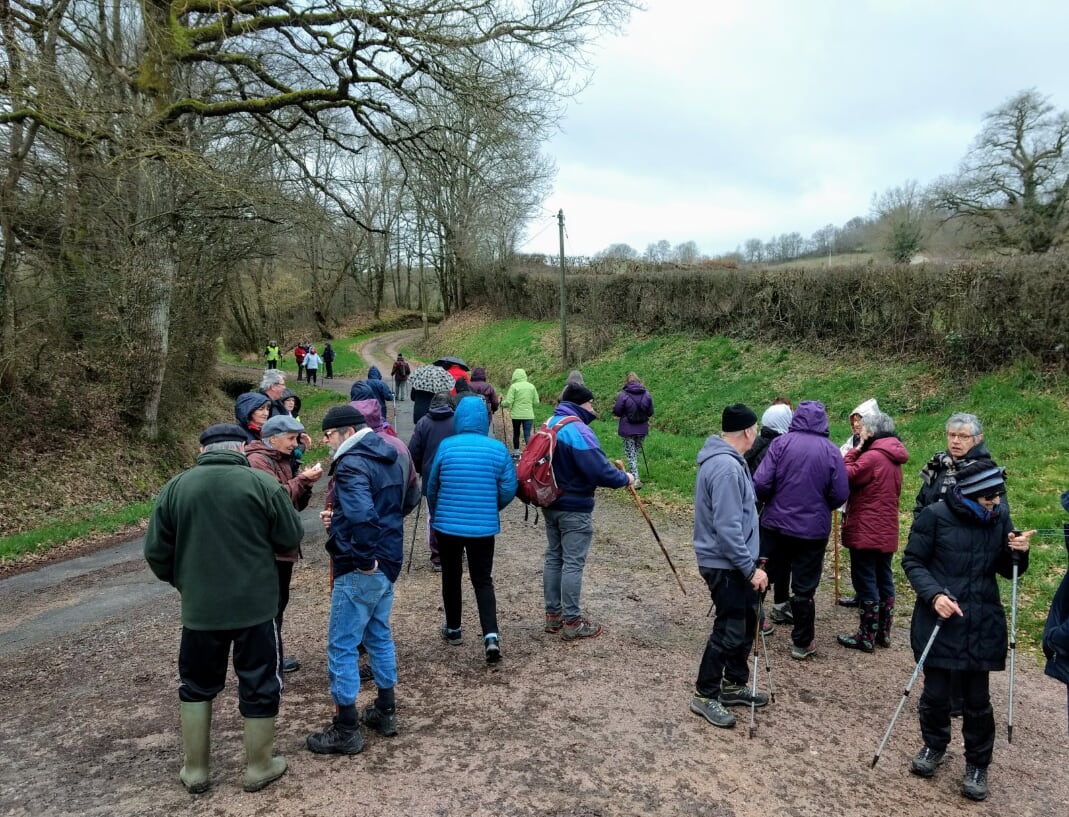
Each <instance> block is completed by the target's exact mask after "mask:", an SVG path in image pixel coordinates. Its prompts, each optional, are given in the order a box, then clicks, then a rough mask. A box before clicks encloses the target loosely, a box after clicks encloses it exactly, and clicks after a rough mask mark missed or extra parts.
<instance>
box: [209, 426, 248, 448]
mask: <svg viewBox="0 0 1069 817" xmlns="http://www.w3.org/2000/svg"><path fill="white" fill-rule="evenodd" d="M248 440H249V435H248V434H246V433H245V429H243V428H242V427H241V426H237V425H234V424H233V423H216V424H215V425H213V426H208V427H207V428H206V429H204V431H202V432H201V433H200V444H201V445H212V444H213V443H244V442H248Z"/></svg>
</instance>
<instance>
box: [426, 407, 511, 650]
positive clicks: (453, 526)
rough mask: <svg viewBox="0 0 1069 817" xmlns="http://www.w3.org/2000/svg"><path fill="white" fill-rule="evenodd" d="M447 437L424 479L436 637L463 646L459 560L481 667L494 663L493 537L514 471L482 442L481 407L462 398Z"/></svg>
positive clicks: (494, 445) (505, 457)
mask: <svg viewBox="0 0 1069 817" xmlns="http://www.w3.org/2000/svg"><path fill="white" fill-rule="evenodd" d="M453 427H454V432H455V433H454V434H453V436H451V437H446V438H445V439H444V440H442V443H441V445H440V446H439V447H438V451H437V453H436V454H435V455H434V460H433V461H432V463H431V468H430V472H429V473H428V474H427V475H426V482H427V507H428V509H429V511H430V518H431V519H433V520H434V522H433V525H434V532H435V536H436V538H437V540H438V551H439V554H440V555H441V559H442V606H443V607H444V609H445V624H444V625H442V638H444V639H445V640H446V642H447V643H449V644H452V645H457V644H461V643H462V642H463V634H462V630H461V587H460V581H461V576H462V575H463V558H464V553H465V551H466V552H467V554H468V572H469V573H470V575H471V585H472V588H473V589H474V590H475V602H476V604H477V605H478V607H479V623H480V625H482V631H483V648H484V650H485V653H486V661H487V663H491V664H492V663H496V662H497V661H500V660H501V637H500V634H499V632H498V628H497V597H496V595H495V594H494V578H493V570H494V537H495V536H496V535H497V533H498V532H499V531H500V530H501V522H500V518H499V516H498V513H499V511H500V510H501V509H502V508H504V507H505V506H506V505H508V504H509V502H511V501H512V498H513V497H514V496H516V468H515V466H514V465H513V464H512V457H510V456H509V452H508V449H506V448H505V445H504V444H503V443H502V442H501V441H499V440H495V439H494V438H493V437H488V436H487V434H486V432H487V430H488V428H489V422H488V420H487V414H486V403H485V402H484V401H483V399H482V398H481V397H479V396H477V395H472V396H470V397H465V398H463V399H462V400H461V401H460V402H459V403H458V404H457V408H456V411H455V412H454V414H453Z"/></svg>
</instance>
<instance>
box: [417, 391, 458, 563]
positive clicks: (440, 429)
mask: <svg viewBox="0 0 1069 817" xmlns="http://www.w3.org/2000/svg"><path fill="white" fill-rule="evenodd" d="M454 413H455V411H454V406H453V400H452V398H451V397H450V396H449V392H439V393H438V394H436V395H434V399H433V400H431V407H430V410H429V411H428V412H427V413H426V414H424V415H423V416H422V417H421V418H420V420H419V422H418V423H416V427H415V428H414V429H412V436H411V437H410V438H409V441H408V450H409V451H410V452H411V454H412V462H413V464H414V465H415V468H416V471H417V473H419V474H420V475H421V476H422V477H423V494H424V496H426V493H427V475H428V474H430V471H431V464H432V463H433V462H434V456H435V454H437V453H438V446H440V445H441V444H442V440H444V439H445V438H446V437H451V436H453V433H454V431H455V422H454V419H453V415H454ZM427 547H428V548H429V549H430V553H431V569H432V570H433V571H434V572H435V573H440V572H441V571H442V557H441V554H440V553H439V550H438V535H437V534H436V533H435V532H434V515H433V514H432V513H430V510H429V509H428V513H427Z"/></svg>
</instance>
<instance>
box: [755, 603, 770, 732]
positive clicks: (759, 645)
mask: <svg viewBox="0 0 1069 817" xmlns="http://www.w3.org/2000/svg"><path fill="white" fill-rule="evenodd" d="M766 592H767V591H765V590H762V591H761V594H760V595H759V596H758V600H757V632H756V633H754V637H753V673H752V674H751V675H750V737H751V738H753V736H754V733H755V732H756V731H757V666H758V661H759V660H760V658H761V650H762V649H764V642H765V635H764V633H763V632H761V613H762V612H764V609H765V593H766ZM765 658H766V660H767V658H768V656H767V654H766V656H765ZM770 678H771V676H770ZM768 697H769V700H773V699H774V696H773V694H772V688H771V686H770V687H769V695H768Z"/></svg>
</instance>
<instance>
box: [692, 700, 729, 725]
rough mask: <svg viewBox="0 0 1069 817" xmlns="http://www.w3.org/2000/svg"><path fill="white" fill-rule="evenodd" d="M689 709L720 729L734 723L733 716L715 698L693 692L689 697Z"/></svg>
mask: <svg viewBox="0 0 1069 817" xmlns="http://www.w3.org/2000/svg"><path fill="white" fill-rule="evenodd" d="M690 711H691V712H693V713H694V714H695V715H701V716H702V717H703V718H705V719H706V720H707V721H709V723H711V724H712V725H713V726H719V727H720V728H721V729H730V728H731V727H733V726H734V725H735V716H734V715H732V714H731V713H730V712H728V711H727V710H726V709H724V706H723V704H721V703H720V701H718V700H717V699H716V698H705V697H702V696H701V695H699V694H698V693H694V697H693V698H691V699H690Z"/></svg>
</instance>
